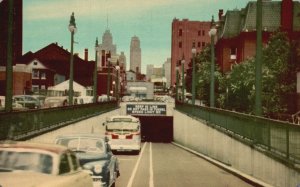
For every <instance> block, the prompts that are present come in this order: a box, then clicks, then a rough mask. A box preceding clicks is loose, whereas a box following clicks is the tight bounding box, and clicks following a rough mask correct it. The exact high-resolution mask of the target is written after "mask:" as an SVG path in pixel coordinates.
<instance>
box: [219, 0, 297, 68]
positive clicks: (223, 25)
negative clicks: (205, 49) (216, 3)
mask: <svg viewBox="0 0 300 187" xmlns="http://www.w3.org/2000/svg"><path fill="white" fill-rule="evenodd" d="M262 12H263V15H262V28H263V33H262V36H263V37H262V38H263V44H266V43H267V42H268V40H269V37H270V35H271V34H272V33H273V32H275V31H277V30H281V31H285V32H287V33H288V36H289V38H290V39H291V41H293V40H299V39H300V18H299V15H300V2H298V1H297V2H293V1H292V0H282V1H263V2H262ZM218 24H219V28H218V41H217V43H216V56H217V63H218V64H219V66H220V68H221V70H222V71H223V72H227V71H230V70H231V66H232V64H234V63H241V62H243V61H244V60H246V59H247V58H249V57H253V56H254V55H255V53H256V2H254V1H251V2H249V3H248V4H247V6H246V7H245V8H243V9H241V10H237V9H236V10H230V11H227V12H226V14H225V15H223V11H222V10H220V11H219V22H218Z"/></svg>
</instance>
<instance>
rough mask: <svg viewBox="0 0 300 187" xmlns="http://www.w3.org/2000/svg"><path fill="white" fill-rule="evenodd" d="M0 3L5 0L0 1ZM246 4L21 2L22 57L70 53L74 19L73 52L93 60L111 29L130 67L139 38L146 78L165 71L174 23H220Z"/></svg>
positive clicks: (195, 0)
mask: <svg viewBox="0 0 300 187" xmlns="http://www.w3.org/2000/svg"><path fill="white" fill-rule="evenodd" d="M0 1H1V0H0ZM247 2H248V1H247V0H43V1H41V0H23V54H25V53H27V52H29V51H32V52H36V51H38V50H39V49H42V48H43V47H46V46H47V45H49V44H51V43H56V42H57V43H58V45H60V46H63V47H64V48H65V49H68V50H69V51H70V48H71V34H70V32H69V30H68V25H69V21H70V16H71V14H72V12H74V14H75V20H76V26H77V32H76V34H75V36H74V37H75V41H76V43H75V45H74V52H75V53H79V56H80V57H81V58H83V54H84V49H85V48H88V50H89V60H94V58H95V41H96V38H97V37H98V39H99V43H102V35H103V33H104V32H105V30H106V29H107V28H108V29H109V30H110V32H111V33H112V36H113V44H116V45H117V53H118V54H120V53H121V51H124V53H125V56H126V61H127V67H129V63H130V41H131V37H133V36H138V37H139V39H140V43H141V51H142V73H145V72H146V66H147V64H154V65H155V66H157V67H161V66H162V64H163V63H164V62H165V61H166V60H167V58H170V57H171V26H172V21H173V19H174V18H178V19H180V20H182V19H189V20H192V21H210V20H211V17H212V15H213V16H214V17H215V20H217V17H218V11H219V9H223V10H224V13H226V11H227V10H233V9H236V8H238V9H241V8H244V7H245V6H246V5H247Z"/></svg>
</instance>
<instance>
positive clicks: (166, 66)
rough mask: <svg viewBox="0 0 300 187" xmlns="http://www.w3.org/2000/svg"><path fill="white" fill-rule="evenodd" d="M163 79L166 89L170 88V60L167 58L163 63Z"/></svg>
mask: <svg viewBox="0 0 300 187" xmlns="http://www.w3.org/2000/svg"><path fill="white" fill-rule="evenodd" d="M163 69H164V77H165V78H166V87H167V88H170V86H171V58H167V60H166V61H165V63H164V67H163Z"/></svg>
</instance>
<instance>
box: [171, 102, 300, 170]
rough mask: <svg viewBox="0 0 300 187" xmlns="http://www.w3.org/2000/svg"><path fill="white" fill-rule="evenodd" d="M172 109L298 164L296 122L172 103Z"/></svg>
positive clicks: (299, 144)
mask: <svg viewBox="0 0 300 187" xmlns="http://www.w3.org/2000/svg"><path fill="white" fill-rule="evenodd" d="M176 109H177V110H178V111H180V112H182V113H185V114H187V115H189V116H192V117H196V118H198V119H201V120H204V121H205V122H206V123H207V124H208V125H210V126H213V127H215V128H217V129H218V130H221V131H223V132H225V133H227V134H230V136H232V137H234V138H237V139H239V140H241V141H243V142H245V143H247V144H249V145H250V146H254V147H256V148H259V149H260V150H262V151H263V152H265V153H267V154H268V155H270V156H273V157H275V158H278V159H280V160H281V161H283V162H284V163H288V164H292V165H295V164H296V165H298V167H299V164H300V125H296V124H292V123H289V122H286V121H278V120H272V119H268V118H263V117H257V116H253V115H247V114H243V113H237V112H233V111H227V110H222V109H217V108H209V107H202V106H195V105H190V104H183V103H179V102H177V103H176Z"/></svg>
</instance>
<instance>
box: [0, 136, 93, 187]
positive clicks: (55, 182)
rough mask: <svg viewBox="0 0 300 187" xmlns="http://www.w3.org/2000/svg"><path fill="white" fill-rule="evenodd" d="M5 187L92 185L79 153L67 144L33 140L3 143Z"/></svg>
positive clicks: (1, 179) (0, 165)
mask: <svg viewBox="0 0 300 187" xmlns="http://www.w3.org/2000/svg"><path fill="white" fill-rule="evenodd" d="M0 171H1V172H0V186H2V187H6V186H7V187H20V186H22V187H29V186H30V187H37V186H39V187H53V186H55V187H67V186H72V187H92V186H93V182H92V178H91V177H90V176H89V174H88V173H87V172H86V171H84V170H82V168H81V167H80V164H79V161H78V159H77V157H76V155H75V154H74V153H73V152H72V151H70V150H69V149H67V148H66V147H64V146H59V145H55V144H42V143H30V142H16V141H2V142H1V143H0Z"/></svg>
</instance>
